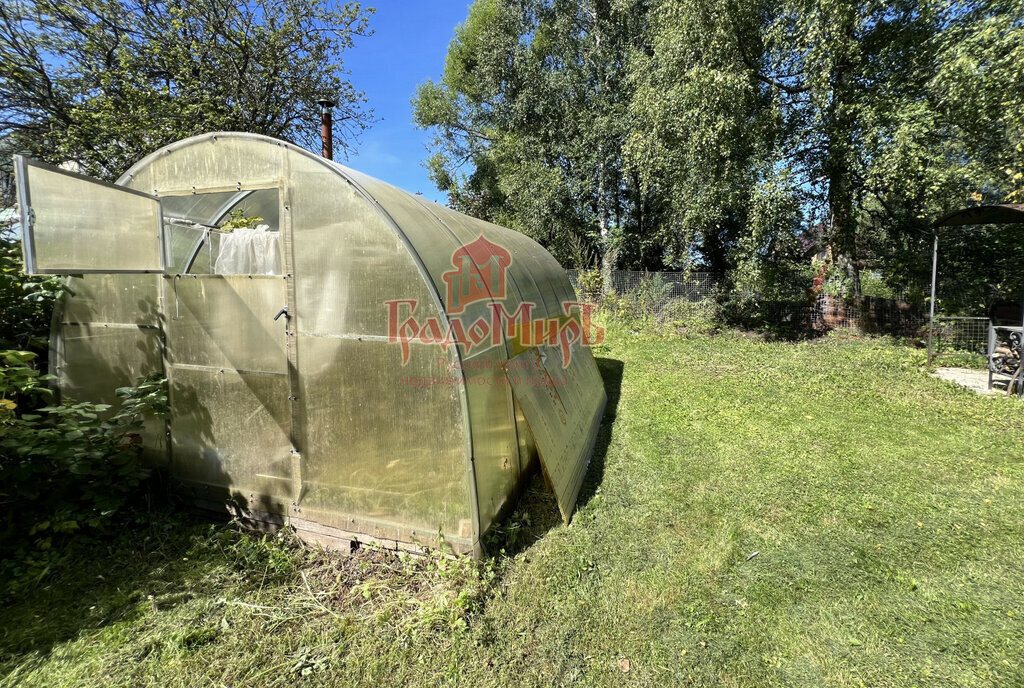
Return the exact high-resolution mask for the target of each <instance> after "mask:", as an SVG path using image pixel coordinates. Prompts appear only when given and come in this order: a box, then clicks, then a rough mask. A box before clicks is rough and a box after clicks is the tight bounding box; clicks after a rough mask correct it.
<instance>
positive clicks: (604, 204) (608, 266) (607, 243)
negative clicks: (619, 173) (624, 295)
mask: <svg viewBox="0 0 1024 688" xmlns="http://www.w3.org/2000/svg"><path fill="white" fill-rule="evenodd" d="M605 186H606V174H605V168H604V142H601V143H599V144H598V146H597V227H598V230H599V231H600V234H601V283H602V285H603V287H602V289H603V291H604V293H605V294H607V293H609V292H610V291H611V285H612V270H613V269H614V267H615V266H614V265H613V264H612V263H613V262H614V256H613V255H612V250H611V232H610V231H609V227H608V215H609V213H608V195H607V194H606V193H605V191H606V189H605Z"/></svg>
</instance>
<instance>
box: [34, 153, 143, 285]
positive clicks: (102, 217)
mask: <svg viewBox="0 0 1024 688" xmlns="http://www.w3.org/2000/svg"><path fill="white" fill-rule="evenodd" d="M15 168H16V170H17V173H18V184H19V196H20V203H21V204H22V215H23V216H28V217H29V218H30V220H29V221H28V222H27V223H26V222H23V223H22V225H23V232H24V234H25V236H24V239H25V241H24V245H23V251H24V253H25V264H26V272H27V273H29V274H68V273H76V272H159V271H160V270H162V268H163V265H162V261H161V247H160V234H161V230H160V227H161V215H160V202H159V201H158V200H157V199H155V198H153V197H152V196H149V195H147V194H143V193H140V192H137V191H133V190H131V189H127V188H124V187H118V186H114V185H112V184H106V183H102V182H98V181H96V180H94V179H90V178H88V177H85V176H83V175H79V174H74V173H71V172H67V171H64V170H61V169H58V168H55V167H51V166H49V165H43V164H42V163H38V162H35V161H33V160H28V159H27V158H22V157H21V156H17V158H16V161H15Z"/></svg>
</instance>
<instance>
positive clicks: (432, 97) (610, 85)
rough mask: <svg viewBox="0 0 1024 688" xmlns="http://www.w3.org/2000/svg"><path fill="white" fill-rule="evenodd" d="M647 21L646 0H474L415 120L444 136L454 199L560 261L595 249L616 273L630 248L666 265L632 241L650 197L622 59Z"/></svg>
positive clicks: (440, 171) (417, 105)
mask: <svg viewBox="0 0 1024 688" xmlns="http://www.w3.org/2000/svg"><path fill="white" fill-rule="evenodd" d="M646 16H647V3H645V2H642V1H640V0H587V1H585V2H568V1H567V0H557V1H555V2H544V1H542V0H518V1H516V2H498V1H497V0H477V2H475V3H474V4H473V5H472V6H471V7H470V11H469V15H468V17H467V19H466V21H465V23H463V24H462V25H461V26H460V27H459V28H458V29H457V30H456V35H455V39H454V40H453V41H452V44H451V47H450V48H449V52H448V57H447V60H446V63H445V69H444V73H443V75H442V76H441V79H440V81H439V82H436V83H435V82H433V81H428V82H426V83H424V84H422V85H421V86H420V87H419V88H418V89H417V92H416V95H415V97H414V99H413V112H414V119H415V121H416V123H417V124H418V125H419V126H420V127H423V128H428V129H432V130H433V131H434V132H435V139H434V144H433V147H434V154H433V155H432V157H431V158H430V159H429V161H428V168H429V169H430V171H431V175H432V177H433V179H434V181H435V183H436V184H437V185H438V187H439V188H440V189H442V190H445V191H448V192H449V193H450V195H451V199H452V203H453V205H455V207H457V208H459V209H461V210H465V211H470V212H473V213H474V214H478V215H479V216H481V217H485V218H487V219H491V220H494V221H498V222H502V223H504V224H507V225H509V226H511V227H513V228H515V229H518V230H520V231H523V232H524V233H526V234H529V235H531V236H533V237H534V238H536V239H538V240H539V241H541V242H542V243H543V244H545V245H546V246H547V247H548V248H549V249H551V250H552V251H553V252H555V254H556V255H558V256H559V257H561V258H563V259H566V258H569V257H570V254H573V253H576V254H580V255H582V254H586V253H591V254H596V255H599V256H600V257H601V260H602V263H603V267H604V268H605V270H606V271H607V270H609V269H610V268H611V264H612V258H613V257H614V255H615V253H616V252H617V250H618V249H626V250H627V252H628V251H630V250H631V251H632V252H633V254H634V255H633V256H632V257H630V258H628V262H627V265H628V264H630V263H632V264H647V265H650V266H654V267H657V266H660V265H661V264H662V260H663V256H662V253H661V251H660V250H657V249H655V250H653V251H649V252H648V253H646V254H645V253H644V247H642V246H640V245H639V244H636V243H635V242H634V244H632V245H630V243H629V241H628V238H629V237H635V236H637V234H638V233H639V231H640V230H641V229H642V225H643V223H644V219H645V218H644V211H645V203H646V199H644V198H642V197H641V196H640V194H639V189H638V186H637V184H636V183H635V180H632V179H630V177H629V176H628V175H627V174H626V172H625V170H624V168H623V155H622V150H623V143H624V140H625V137H626V136H627V133H628V128H627V126H626V124H627V119H626V109H627V105H628V102H629V98H630V89H629V85H628V83H626V81H625V76H626V71H625V64H626V59H627V56H628V52H629V50H630V49H631V48H632V47H633V46H635V45H637V44H638V43H641V42H642V41H643V40H644V39H645V36H646V31H645V30H644V22H645V20H646ZM467 170H468V171H467ZM624 238H627V241H626V242H625V245H623V239H624ZM580 246H582V247H583V248H584V250H583V251H578V250H575V249H574V247H580Z"/></svg>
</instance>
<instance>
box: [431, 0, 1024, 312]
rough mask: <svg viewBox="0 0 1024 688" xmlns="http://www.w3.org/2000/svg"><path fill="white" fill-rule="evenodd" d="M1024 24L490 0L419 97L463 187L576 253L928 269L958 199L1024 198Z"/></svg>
mask: <svg viewBox="0 0 1024 688" xmlns="http://www.w3.org/2000/svg"><path fill="white" fill-rule="evenodd" d="M1022 32H1024V7H1022V6H1021V4H1020V3H1019V2H1018V1H1015V0H970V1H962V2H961V1H958V2H947V1H942V0H925V1H923V2H917V1H911V0H896V1H895V2H882V1H881V0H783V1H781V2H768V1H767V0H651V1H650V2H640V1H629V0H621V1H616V0H608V1H607V2H584V3H568V2H559V1H558V0H517V1H516V2H512V3H498V2H495V1H493V0H478V1H477V2H476V3H474V5H473V6H472V7H471V8H470V12H469V16H468V17H467V20H466V22H465V24H463V25H462V26H461V27H460V28H459V29H458V31H457V32H456V36H455V39H454V40H453V42H452V45H451V47H450V49H449V55H448V61H447V63H446V65H445V71H444V73H443V75H442V76H441V79H440V81H439V82H436V83H435V82H427V83H426V84H424V85H422V86H421V87H420V89H419V90H418V92H417V94H416V97H415V98H414V102H413V104H414V111H415V117H416V121H417V123H418V124H419V125H420V126H423V127H426V128H430V129H432V131H434V133H435V134H436V138H435V141H434V154H433V157H432V158H431V159H430V160H429V161H428V166H429V167H430V169H431V172H432V174H433V176H434V179H435V181H436V182H437V183H438V186H439V187H440V188H442V189H445V190H448V191H449V192H450V193H451V196H452V201H453V203H454V204H455V205H456V206H458V207H460V208H462V209H464V210H466V211H468V212H471V213H474V214H481V215H483V216H487V217H490V218H492V219H495V220H497V221H499V222H505V223H506V224H509V225H511V226H513V227H516V228H518V229H522V230H523V231H526V232H527V233H530V234H532V235H533V236H535V237H537V238H539V239H541V240H542V241H544V242H545V243H546V244H547V245H548V246H549V247H551V248H553V249H554V250H555V251H556V254H558V253H559V252H561V253H560V256H559V257H561V258H563V259H565V258H567V257H568V256H569V255H570V254H571V253H572V252H571V251H568V250H567V248H566V247H569V246H572V244H573V239H574V238H580V237H582V238H584V239H586V240H587V241H588V242H589V243H588V246H589V247H590V249H591V251H592V252H596V253H599V254H603V255H604V256H605V257H606V258H607V256H608V255H609V254H611V255H612V256H613V257H616V256H617V264H618V267H622V268H634V269H658V268H662V267H667V266H672V267H683V266H700V267H702V268H704V269H710V270H712V271H714V272H716V273H719V274H727V275H730V276H731V277H732V278H733V282H734V283H735V284H742V285H743V286H745V287H757V286H759V288H761V289H762V290H771V289H772V288H773V286H772V284H774V285H775V286H776V287H778V286H779V285H783V286H785V285H788V286H789V287H790V291H792V292H794V293H798V292H800V291H802V290H803V288H805V287H807V286H809V285H807V284H803V283H801V280H804V278H805V277H806V274H807V273H808V271H807V270H806V267H807V265H808V264H809V258H808V255H809V254H810V253H814V252H815V251H821V252H824V251H825V250H826V249H830V250H829V251H828V255H829V256H830V258H829V260H831V261H833V262H834V263H835V264H836V265H835V269H834V270H832V272H833V273H834V274H837V275H843V278H842V279H843V281H844V283H845V284H848V285H849V288H850V290H851V291H852V292H856V291H858V290H859V275H860V272H861V271H862V270H864V269H866V268H867V269H872V270H874V269H881V270H883V271H884V272H885V274H886V275H887V277H888V278H889V279H890V280H891V281H893V282H894V283H899V284H900V285H903V286H906V285H908V284H911V283H920V282H921V281H924V280H926V278H927V267H928V265H927V264H928V259H929V248H930V242H931V228H930V225H931V222H932V221H933V220H934V219H935V218H936V217H937V216H939V215H941V214H942V213H944V212H946V211H948V210H951V209H954V208H957V207H962V206H964V205H967V204H970V203H978V202H1002V201H1011V202H1012V201H1022V200H1024V198H1022V197H1021V193H1022V188H1024V165H1022V158H1024V156H1022V153H1024V148H1022V146H1024V128H1022V113H1024V55H1022V50H1024V48H1022V46H1024V33H1022ZM605 217H607V218H608V221H607V227H608V228H609V229H610V232H609V240H606V241H602V240H601V239H600V237H601V235H602V231H601V230H602V227H603V223H602V220H603V218H605ZM996 235H999V236H1001V234H1000V232H999V231H995V230H993V231H992V232H989V231H982V232H979V233H976V234H974V235H973V236H976V237H978V238H981V239H982V240H985V241H989V242H990V244H989V247H988V248H992V247H993V246H994V245H998V251H999V252H1000V253H999V255H1007V260H999V261H996V262H995V263H993V262H992V261H991V260H989V261H988V263H987V264H985V265H979V266H978V268H979V270H980V271H975V272H974V273H973V274H972V278H973V279H974V280H975V282H976V283H978V284H983V285H984V287H983V288H982V289H981V291H985V292H986V293H987V294H989V295H991V294H992V293H994V292H995V291H998V290H999V289H1001V288H1002V287H1000V286H998V285H1003V286H1005V284H1007V283H1008V281H1009V282H1012V281H1013V278H1012V275H1011V274H1010V273H1011V272H1012V271H1010V272H1008V266H1009V264H1010V263H1011V262H1013V261H1015V260H1017V256H1018V249H1017V248H1016V247H1014V246H1009V245H1008V242H1006V241H997V239H996V238H995V237H996ZM963 236H968V237H969V236H972V235H969V234H966V235H965V234H962V235H961V237H959V238H955V239H950V241H951V242H952V243H953V245H954V246H955V247H956V248H957V249H958V250H959V254H958V256H957V259H958V260H961V261H963V262H962V263H958V265H960V264H966V261H969V260H972V259H977V260H978V262H979V263H981V262H984V259H985V258H986V257H988V258H990V259H991V257H992V256H991V253H992V251H972V250H971V249H970V246H971V241H970V239H965V238H963ZM1021 243H1022V242H1017V244H1018V245H1019V244H1021ZM1022 257H1024V256H1022ZM996 263H998V264H996ZM946 274H952V272H951V271H946ZM769 283H772V284H769ZM950 286H951V287H952V286H953V285H952V282H950ZM974 291H975V292H977V291H978V290H974ZM976 295H977V294H976ZM971 298H974V297H973V296H972V297H971ZM986 298H989V297H988V296H986Z"/></svg>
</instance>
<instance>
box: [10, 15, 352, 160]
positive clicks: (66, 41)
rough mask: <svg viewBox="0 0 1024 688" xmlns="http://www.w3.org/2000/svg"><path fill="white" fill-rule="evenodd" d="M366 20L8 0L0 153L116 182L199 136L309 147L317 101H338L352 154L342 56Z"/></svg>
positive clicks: (339, 126)
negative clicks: (66, 165)
mask: <svg viewBox="0 0 1024 688" xmlns="http://www.w3.org/2000/svg"><path fill="white" fill-rule="evenodd" d="M371 12H372V10H366V9H363V8H362V7H361V6H360V5H359V4H358V3H354V2H353V3H347V4H344V5H338V4H335V3H334V2H331V1H330V0H246V1H245V2H225V1H224V0H195V1H192V2H185V3H183V2H167V1H165V0H80V1H79V2H74V3H68V2H61V1H60V0H12V1H11V2H5V3H3V4H0V139H2V142H3V145H2V148H3V149H4V150H5V152H6V154H9V153H11V152H28V153H30V154H31V155H33V156H35V157H38V158H41V159H44V160H49V161H54V162H58V163H61V162H67V161H73V162H76V163H79V164H80V165H81V167H82V168H83V170H84V171H85V172H86V173H88V174H90V175H93V176H97V177H100V178H104V179H113V178H116V177H117V176H118V175H120V174H121V173H122V172H123V171H124V170H125V169H126V168H127V167H128V166H129V165H130V164H131V163H133V162H135V161H136V160H138V159H140V158H141V157H143V156H144V155H146V154H148V153H149V152H151V151H153V150H156V149H157V148H159V147H161V146H163V145H165V144H168V143H171V142H173V141H176V140H178V139H181V138H184V137H186V136H191V135H194V134H198V133H202V132H206V131H213V130H232V131H246V132H255V133H260V134H267V135H270V136H276V137H279V138H284V139H288V140H291V141H294V142H296V143H299V144H304V145H307V146H313V145H317V142H318V136H319V133H318V132H319V126H318V123H319V108H318V106H317V105H316V101H317V100H318V99H320V98H324V97H327V98H332V99H334V100H335V101H336V102H337V103H338V107H337V110H336V115H335V119H334V122H335V127H336V135H337V140H338V141H339V143H340V145H341V146H343V147H347V146H349V145H351V142H352V139H353V136H354V135H356V134H357V133H358V132H359V131H361V130H362V129H363V128H365V127H366V126H367V125H368V123H369V121H370V118H371V113H370V112H369V111H368V110H367V109H366V108H365V106H364V103H365V99H364V98H363V94H362V93H361V92H359V91H357V90H356V89H355V88H354V87H353V86H352V84H351V83H350V82H349V81H348V80H347V78H346V72H345V71H344V66H343V61H342V53H343V52H344V51H345V50H347V49H348V48H350V47H352V45H353V40H354V39H355V37H357V36H361V35H366V34H367V33H368V18H369V15H370V13H371ZM4 157H8V155H5V156H4Z"/></svg>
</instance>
